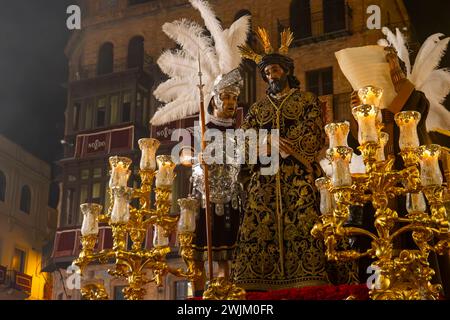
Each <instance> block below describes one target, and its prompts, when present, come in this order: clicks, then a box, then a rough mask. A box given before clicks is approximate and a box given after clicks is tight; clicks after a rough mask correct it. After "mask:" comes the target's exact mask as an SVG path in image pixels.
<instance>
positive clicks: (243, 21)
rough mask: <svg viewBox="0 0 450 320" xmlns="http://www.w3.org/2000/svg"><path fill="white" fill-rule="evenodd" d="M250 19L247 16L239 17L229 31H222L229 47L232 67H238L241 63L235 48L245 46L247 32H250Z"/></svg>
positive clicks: (239, 55)
mask: <svg viewBox="0 0 450 320" xmlns="http://www.w3.org/2000/svg"><path fill="white" fill-rule="evenodd" d="M250 19H251V17H250V16H249V15H247V16H243V17H240V18H239V19H238V20H236V21H235V22H234V23H233V24H232V25H231V27H230V28H229V29H226V30H225V31H224V34H225V36H226V37H227V38H228V40H227V41H228V43H229V44H230V47H231V49H232V50H231V54H232V62H231V64H232V65H233V66H238V65H239V64H240V63H241V60H242V57H241V54H240V52H239V51H237V50H235V48H237V47H239V46H241V45H243V44H245V43H246V42H247V39H248V31H249V30H250Z"/></svg>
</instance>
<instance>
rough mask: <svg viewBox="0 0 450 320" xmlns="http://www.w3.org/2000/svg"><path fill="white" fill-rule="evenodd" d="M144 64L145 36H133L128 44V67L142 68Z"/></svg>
mask: <svg viewBox="0 0 450 320" xmlns="http://www.w3.org/2000/svg"><path fill="white" fill-rule="evenodd" d="M143 65H144V38H143V37H141V36H136V37H133V38H132V39H131V40H130V42H129V44H128V58H127V66H128V68H137V67H139V68H142V66H143Z"/></svg>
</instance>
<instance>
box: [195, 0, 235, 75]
mask: <svg viewBox="0 0 450 320" xmlns="http://www.w3.org/2000/svg"><path fill="white" fill-rule="evenodd" d="M189 1H190V3H191V4H192V6H193V7H194V8H195V9H197V10H198V11H199V12H200V15H201V16H202V18H203V20H204V22H205V26H206V28H207V29H208V30H209V32H210V33H211V36H212V37H213V39H214V45H215V48H216V53H217V55H218V56H219V66H220V73H222V74H223V73H227V72H229V71H231V70H233V69H234V68H236V67H238V66H239V64H238V65H237V66H233V57H232V55H231V54H230V51H231V50H230V44H229V43H228V41H227V40H228V39H226V38H225V35H224V33H223V29H222V26H221V25H220V22H219V20H218V19H217V18H216V15H215V14H214V12H213V11H212V9H211V6H210V5H209V3H208V2H206V1H204V0H189Z"/></svg>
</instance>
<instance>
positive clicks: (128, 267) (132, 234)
mask: <svg viewBox="0 0 450 320" xmlns="http://www.w3.org/2000/svg"><path fill="white" fill-rule="evenodd" d="M140 176H141V186H140V187H139V188H134V189H132V191H131V194H130V200H131V199H138V200H139V207H136V208H135V207H133V206H131V205H129V204H128V208H129V219H128V220H127V221H126V222H114V223H113V222H112V220H111V218H112V217H111V216H112V210H110V209H107V210H106V213H104V214H99V215H98V217H97V219H98V223H108V224H109V225H110V226H111V229H112V235H113V247H112V248H111V249H105V250H102V251H100V252H96V251H95V245H96V242H97V240H98V234H89V235H85V236H82V238H81V244H82V250H81V252H80V254H79V257H78V258H77V259H75V260H74V264H75V265H77V266H79V267H80V271H81V274H82V273H83V271H84V270H85V269H86V267H87V266H88V265H89V264H92V263H110V262H111V260H114V266H113V268H112V269H109V270H108V273H109V274H110V275H111V276H114V277H118V278H123V279H126V280H127V282H128V286H127V287H126V288H125V289H124V290H123V292H124V296H125V298H126V299H128V300H142V299H144V297H145V295H146V289H145V287H144V286H145V285H146V284H148V283H150V282H154V283H155V284H156V285H157V286H162V285H163V281H164V276H165V275H167V274H168V273H171V274H174V275H176V276H179V277H184V278H187V279H189V280H194V279H196V278H197V277H199V276H201V270H196V268H195V264H194V262H193V261H194V260H193V249H192V241H193V234H192V233H180V234H179V240H180V241H179V243H180V249H181V256H182V258H183V259H184V261H185V263H186V265H187V269H186V270H182V269H181V268H179V269H177V268H173V267H171V266H169V264H168V262H167V254H168V253H170V252H171V248H170V247H169V242H168V241H167V242H165V243H163V244H158V245H156V246H154V247H153V248H150V249H146V248H145V244H144V241H145V238H146V235H147V230H148V228H149V227H152V226H155V228H159V229H158V230H160V231H161V234H160V236H161V237H169V236H170V234H171V233H172V232H173V231H174V230H175V229H176V226H177V223H178V219H179V216H171V215H170V208H171V204H172V192H171V188H170V186H166V185H163V186H162V187H161V186H160V187H156V188H155V190H154V192H155V203H154V208H153V206H152V203H151V195H152V185H153V181H154V178H155V172H154V171H152V170H140ZM110 194H111V195H112V194H113V193H112V192H110ZM100 210H101V209H100ZM155 232H156V231H155ZM128 238H130V239H131V241H132V245H131V248H129V247H127V241H128ZM100 289H101V288H100ZM100 289H99V288H93V287H89V285H86V286H85V287H84V288H83V289H82V291H81V293H82V295H83V297H84V298H86V299H93V300H94V299H105V298H107V295H106V294H105V292H104V291H102V290H100Z"/></svg>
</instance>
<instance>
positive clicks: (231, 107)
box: [214, 91, 238, 119]
mask: <svg viewBox="0 0 450 320" xmlns="http://www.w3.org/2000/svg"><path fill="white" fill-rule="evenodd" d="M219 99H220V101H221V106H217V105H215V106H214V109H215V110H214V111H215V116H216V117H218V118H222V119H230V118H233V117H234V115H235V113H236V109H237V100H238V96H237V95H236V94H234V93H231V92H227V91H223V92H221V93H220V95H219Z"/></svg>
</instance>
